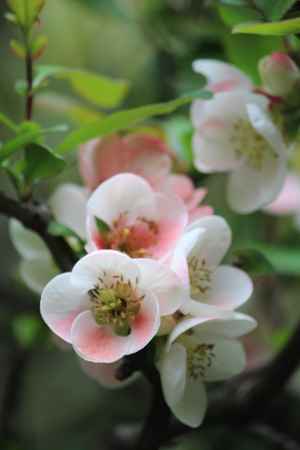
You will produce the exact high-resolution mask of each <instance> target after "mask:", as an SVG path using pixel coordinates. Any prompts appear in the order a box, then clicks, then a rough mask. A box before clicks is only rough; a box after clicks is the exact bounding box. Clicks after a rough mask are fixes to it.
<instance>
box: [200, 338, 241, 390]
mask: <svg viewBox="0 0 300 450" xmlns="http://www.w3.org/2000/svg"><path fill="white" fill-rule="evenodd" d="M205 343H206V344H213V345H214V349H213V353H214V356H213V358H212V360H211V366H210V367H207V368H206V370H205V376H204V379H205V381H222V380H226V379H227V378H231V377H233V376H235V375H238V374H239V373H241V372H242V371H243V370H244V369H245V367H246V355H245V351H244V348H243V346H242V344H241V343H240V342H238V341H236V340H227V339H226V340H225V339H210V338H208V339H207V341H205Z"/></svg>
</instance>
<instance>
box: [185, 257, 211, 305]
mask: <svg viewBox="0 0 300 450" xmlns="http://www.w3.org/2000/svg"><path fill="white" fill-rule="evenodd" d="M188 268H189V278H190V285H191V295H192V297H193V298H197V297H199V296H204V295H205V294H206V293H207V291H208V290H209V288H210V285H211V271H210V270H209V269H208V267H207V265H206V261H205V260H204V259H199V258H197V257H196V256H192V257H190V258H189V259H188Z"/></svg>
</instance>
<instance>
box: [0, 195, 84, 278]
mask: <svg viewBox="0 0 300 450" xmlns="http://www.w3.org/2000/svg"><path fill="white" fill-rule="evenodd" d="M0 214H2V215H4V216H7V217H10V218H14V219H17V220H19V221H20V222H21V223H22V224H23V225H24V226H25V227H26V228H28V229H30V230H32V231H35V232H36V233H38V234H39V235H40V237H41V238H42V239H43V240H44V241H45V243H46V245H47V246H48V248H49V250H50V252H51V254H52V256H53V258H54V260H55V262H56V264H57V265H58V267H59V268H60V269H61V270H62V271H63V272H69V271H70V270H71V269H72V267H73V265H74V264H75V263H76V256H75V255H74V253H73V251H72V249H71V248H70V247H69V245H68V244H67V243H66V241H65V240H64V239H63V238H60V237H56V236H52V235H51V234H50V233H49V232H48V225H49V221H50V219H51V216H50V214H49V211H48V210H47V209H46V208H45V207H42V206H41V205H39V204H35V203H33V202H31V203H29V202H28V203H19V202H18V201H16V200H14V199H11V198H9V197H7V196H6V195H4V194H3V193H0Z"/></svg>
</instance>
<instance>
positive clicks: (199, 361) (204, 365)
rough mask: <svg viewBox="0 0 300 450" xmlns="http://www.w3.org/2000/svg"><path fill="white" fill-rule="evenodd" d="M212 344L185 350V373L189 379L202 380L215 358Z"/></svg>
mask: <svg viewBox="0 0 300 450" xmlns="http://www.w3.org/2000/svg"><path fill="white" fill-rule="evenodd" d="M215 356H216V355H215V353H214V344H199V345H196V346H193V347H191V348H188V349H187V371H188V374H189V376H190V377H191V378H193V379H194V380H197V379H198V378H202V379H203V378H204V377H205V374H206V370H207V369H208V368H209V367H210V366H211V365H212V362H213V359H214V358H215Z"/></svg>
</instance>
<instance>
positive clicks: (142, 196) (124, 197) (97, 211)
mask: <svg viewBox="0 0 300 450" xmlns="http://www.w3.org/2000/svg"><path fill="white" fill-rule="evenodd" d="M152 197H153V191H152V189H151V187H150V185H149V184H148V183H147V182H146V181H145V180H144V179H143V178H141V177H139V176H137V175H133V174H130V173H123V174H120V175H115V176H114V177H112V178H110V179H109V180H107V181H105V182H104V183H103V184H101V185H100V186H99V187H98V189H96V191H95V192H94V193H93V194H92V195H91V197H90V199H89V201H88V206H87V209H88V214H90V215H94V216H96V217H98V218H99V219H101V220H103V221H104V222H106V223H107V224H108V225H109V226H112V225H113V223H114V221H115V220H117V219H119V217H120V215H122V214H126V213H128V211H131V210H132V209H134V208H136V207H137V205H139V204H140V203H141V202H147V200H151V199H152Z"/></svg>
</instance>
